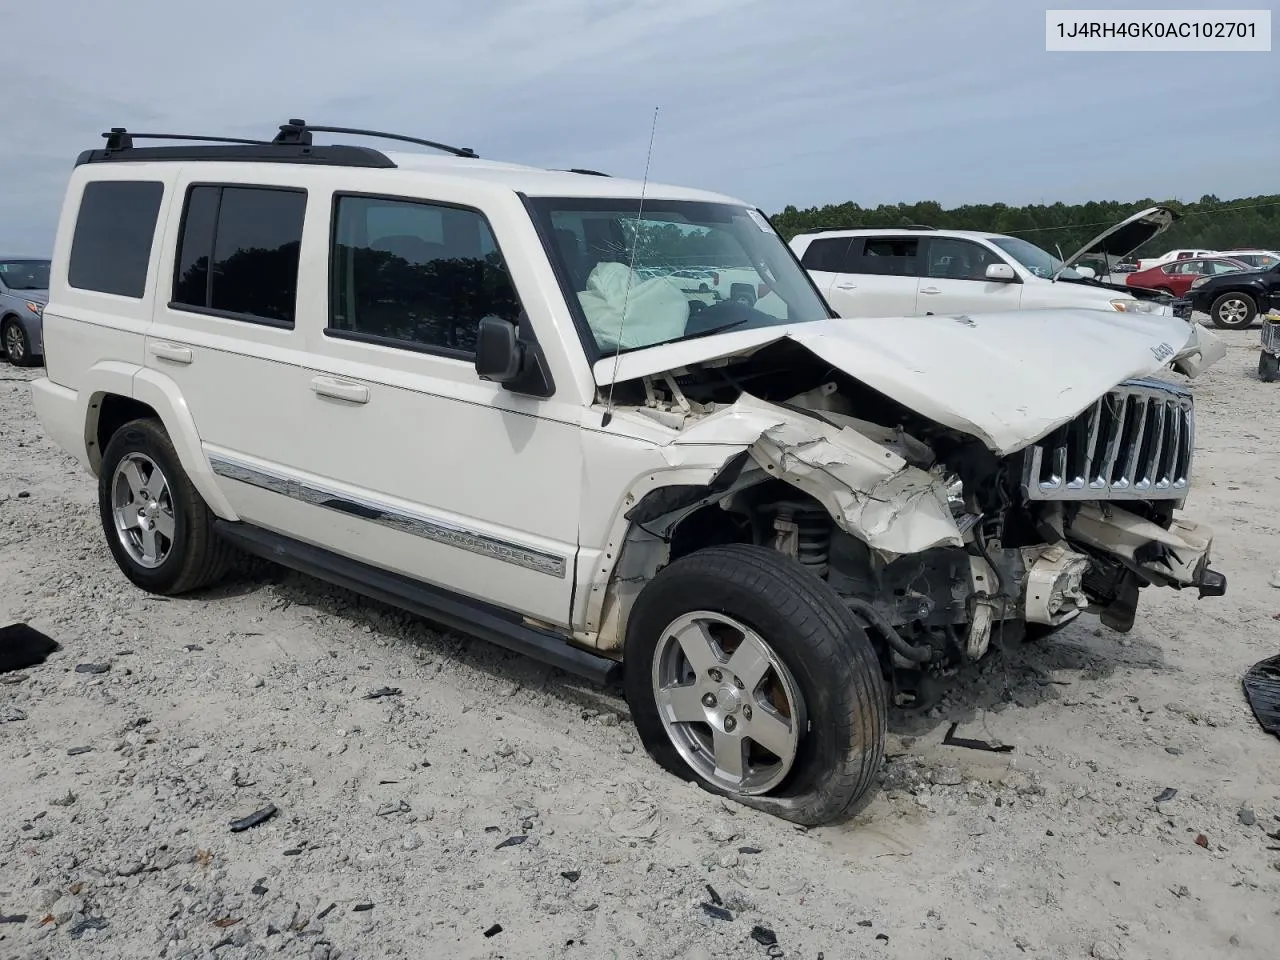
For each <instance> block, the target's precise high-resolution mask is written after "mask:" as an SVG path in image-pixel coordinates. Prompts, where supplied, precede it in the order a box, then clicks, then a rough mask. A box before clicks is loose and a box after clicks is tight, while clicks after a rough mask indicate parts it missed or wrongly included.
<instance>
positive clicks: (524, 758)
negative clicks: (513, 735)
mask: <svg viewBox="0 0 1280 960" xmlns="http://www.w3.org/2000/svg"><path fill="white" fill-rule="evenodd" d="M516 763H518V764H520V766H522V767H527V766H529V765H530V764H532V763H533V757H531V756H529V755H528V754H527V753H525V752H524V751H523V750H521V751H520V752H519V753H517V754H516Z"/></svg>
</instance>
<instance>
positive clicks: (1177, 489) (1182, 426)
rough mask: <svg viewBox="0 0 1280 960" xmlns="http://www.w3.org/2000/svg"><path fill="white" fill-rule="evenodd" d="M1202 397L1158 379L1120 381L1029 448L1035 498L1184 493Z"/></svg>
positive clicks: (1029, 490)
mask: <svg viewBox="0 0 1280 960" xmlns="http://www.w3.org/2000/svg"><path fill="white" fill-rule="evenodd" d="M1194 446H1195V403H1194V401H1193V399H1192V397H1191V395H1190V394H1189V393H1187V392H1186V391H1183V390H1180V389H1178V388H1176V387H1173V386H1172V385H1169V386H1165V385H1163V384H1161V385H1157V384H1155V383H1152V382H1145V381H1144V382H1135V383H1128V384H1124V385H1122V386H1119V387H1117V388H1116V389H1114V390H1112V391H1111V392H1109V393H1108V394H1107V395H1106V396H1104V397H1103V398H1102V399H1100V400H1098V401H1097V402H1096V403H1094V404H1093V405H1092V406H1091V407H1089V409H1088V410H1086V411H1085V412H1084V413H1082V414H1080V415H1079V416H1078V417H1076V418H1075V419H1074V420H1072V421H1071V422H1070V423H1067V424H1066V425H1064V426H1062V427H1059V428H1058V429H1057V430H1055V431H1054V432H1053V433H1051V434H1050V435H1049V436H1047V437H1045V438H1044V439H1043V440H1041V441H1040V442H1039V443H1037V444H1034V445H1033V446H1031V447H1029V448H1028V449H1027V450H1026V454H1025V456H1026V460H1025V467H1024V472H1023V484H1022V486H1023V494H1024V495H1025V496H1026V497H1027V499H1029V500H1182V499H1183V498H1185V497H1186V495H1187V490H1188V489H1189V487H1190V484H1191V458H1192V452H1193V450H1194Z"/></svg>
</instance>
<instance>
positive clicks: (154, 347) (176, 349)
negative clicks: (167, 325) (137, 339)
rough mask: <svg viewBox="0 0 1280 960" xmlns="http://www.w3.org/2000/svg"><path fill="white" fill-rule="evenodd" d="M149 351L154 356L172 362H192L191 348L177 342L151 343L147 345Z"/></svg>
mask: <svg viewBox="0 0 1280 960" xmlns="http://www.w3.org/2000/svg"><path fill="white" fill-rule="evenodd" d="M147 352H148V353H150V354H151V355H152V356H153V357H156V358H158V359H160V360H168V361H170V362H172V363H190V362H191V348H190V347H184V346H180V345H179V344H176V343H150V344H148V345H147Z"/></svg>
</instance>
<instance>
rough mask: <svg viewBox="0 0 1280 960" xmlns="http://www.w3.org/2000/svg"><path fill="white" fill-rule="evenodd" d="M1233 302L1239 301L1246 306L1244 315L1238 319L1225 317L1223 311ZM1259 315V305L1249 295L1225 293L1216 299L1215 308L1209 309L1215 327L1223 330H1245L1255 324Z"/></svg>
mask: <svg viewBox="0 0 1280 960" xmlns="http://www.w3.org/2000/svg"><path fill="white" fill-rule="evenodd" d="M1233 301H1239V302H1240V303H1242V304H1243V305H1244V313H1243V314H1242V315H1241V316H1240V317H1239V318H1238V319H1236V318H1227V317H1224V316H1223V310H1224V309H1225V308H1226V307H1227V306H1228V305H1229V304H1231V303H1232V302H1233ZM1257 315H1258V305H1257V304H1256V303H1254V302H1253V297H1251V296H1249V295H1248V294H1247V293H1224V294H1222V296H1220V297H1218V298H1217V299H1215V300H1214V301H1213V306H1211V307H1210V308H1209V318H1210V319H1211V320H1212V321H1213V325H1214V326H1215V327H1220V328H1222V329H1223V330H1243V329H1244V328H1245V327H1248V326H1249V325H1250V324H1252V323H1253V319H1254V317H1256V316H1257Z"/></svg>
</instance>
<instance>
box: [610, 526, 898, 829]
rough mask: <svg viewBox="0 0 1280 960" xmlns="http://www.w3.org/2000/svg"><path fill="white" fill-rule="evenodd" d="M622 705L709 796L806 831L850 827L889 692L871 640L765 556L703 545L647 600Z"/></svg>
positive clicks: (811, 580)
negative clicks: (847, 820) (846, 822)
mask: <svg viewBox="0 0 1280 960" xmlns="http://www.w3.org/2000/svg"><path fill="white" fill-rule="evenodd" d="M625 685H626V693H627V702H628V703H629V704H630V707H631V713H632V716H633V717H634V719H635V723H636V727H637V729H638V731H639V733H640V738H641V740H642V741H643V742H644V745H645V748H646V749H647V750H648V751H649V753H650V755H651V756H652V757H653V758H654V759H655V760H656V761H657V762H658V763H660V764H661V765H662V766H663V767H665V768H666V769H667V770H668V771H670V772H671V773H673V774H675V775H676V776H678V777H681V778H683V779H693V780H694V781H695V782H697V783H698V785H699V786H701V787H703V788H704V789H706V790H709V791H711V792H713V793H718V794H721V795H724V796H728V797H733V798H734V799H736V800H738V801H740V802H742V803H745V804H747V805H749V806H752V807H756V808H758V809H761V810H764V811H766V812H769V813H772V814H774V815H776V816H779V817H783V818H785V819H787V820H792V821H795V822H797V823H802V824H806V825H816V824H821V823H828V822H831V821H833V820H836V819H839V818H841V817H843V816H845V815H847V814H848V813H849V812H850V811H851V810H852V809H853V808H855V807H856V806H857V805H858V804H859V802H860V801H861V800H863V799H864V798H865V797H866V796H867V794H868V793H869V792H870V790H871V788H872V786H873V784H874V778H875V775H876V772H877V771H878V770H879V767H880V763H881V760H882V758H883V756H884V739H885V728H886V718H887V709H888V707H887V694H886V690H885V683H884V677H883V674H882V672H881V668H880V663H879V661H878V659H877V657H876V653H875V650H874V648H873V647H872V645H871V642H870V640H869V639H868V637H867V635H866V633H865V631H864V630H863V629H862V628H861V627H860V626H859V624H858V621H857V620H856V619H855V618H854V617H853V615H852V614H851V613H850V612H849V609H848V608H847V607H846V606H845V605H844V604H843V603H842V602H841V600H840V598H839V597H838V596H837V595H836V593H835V592H834V591H833V590H832V589H831V588H830V587H829V586H828V585H827V584H826V583H825V582H824V581H822V580H819V579H818V578H817V577H815V576H814V575H813V574H812V573H811V572H809V571H808V570H806V569H804V568H803V567H802V566H801V565H800V564H799V563H797V562H796V561H795V560H793V559H791V558H789V557H786V556H784V555H783V554H781V553H778V552H777V551H774V550H770V549H767V548H764V547H755V546H746V545H741V544H735V545H730V546H717V547H708V548H706V549H704V550H699V551H697V552H696V553H692V554H690V555H689V556H687V557H683V558H681V559H679V560H677V561H675V562H674V563H672V564H671V565H670V566H668V567H667V568H666V569H664V570H663V571H662V572H661V573H659V574H658V576H657V577H655V578H654V579H653V581H652V582H650V583H649V584H648V585H647V586H646V587H645V589H644V590H643V591H642V592H641V594H640V596H639V598H638V599H637V601H636V604H635V606H634V608H633V609H632V612H631V616H630V618H629V622H628V625H627V641H626V673H625Z"/></svg>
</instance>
